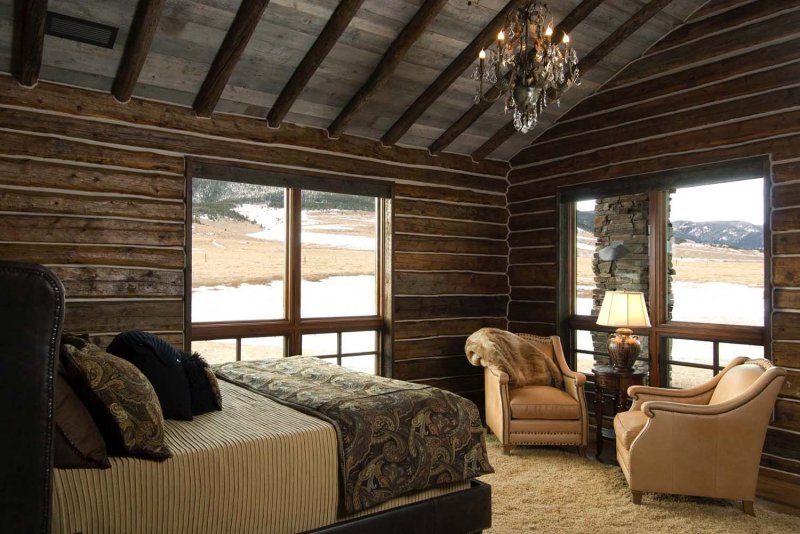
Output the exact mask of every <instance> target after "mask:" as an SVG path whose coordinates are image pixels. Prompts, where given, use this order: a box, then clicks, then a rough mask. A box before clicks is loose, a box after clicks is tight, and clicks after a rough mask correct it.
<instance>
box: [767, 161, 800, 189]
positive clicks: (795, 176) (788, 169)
mask: <svg viewBox="0 0 800 534" xmlns="http://www.w3.org/2000/svg"><path fill="white" fill-rule="evenodd" d="M794 180H800V161H795V162H793V163H783V164H779V165H773V166H772V183H774V184H781V183H785V182H791V181H794Z"/></svg>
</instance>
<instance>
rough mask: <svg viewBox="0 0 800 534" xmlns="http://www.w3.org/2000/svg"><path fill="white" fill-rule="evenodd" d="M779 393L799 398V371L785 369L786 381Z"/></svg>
mask: <svg viewBox="0 0 800 534" xmlns="http://www.w3.org/2000/svg"><path fill="white" fill-rule="evenodd" d="M795 321H797V319H795ZM780 394H781V395H782V396H784V397H789V398H792V399H800V371H795V370H792V369H788V370H787V372H786V381H785V382H784V383H783V387H782V388H781V393H780Z"/></svg>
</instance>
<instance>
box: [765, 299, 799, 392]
mask: <svg viewBox="0 0 800 534" xmlns="http://www.w3.org/2000/svg"><path fill="white" fill-rule="evenodd" d="M772 338H773V339H777V340H791V341H794V340H800V313H790V312H776V313H774V314H772ZM798 387H800V385H799V386H798Z"/></svg>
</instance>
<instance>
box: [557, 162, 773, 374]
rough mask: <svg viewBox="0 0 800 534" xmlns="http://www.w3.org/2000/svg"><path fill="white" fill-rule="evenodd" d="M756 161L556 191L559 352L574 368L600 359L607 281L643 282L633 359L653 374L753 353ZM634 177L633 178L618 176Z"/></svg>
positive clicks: (702, 369)
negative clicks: (564, 261)
mask: <svg viewBox="0 0 800 534" xmlns="http://www.w3.org/2000/svg"><path fill="white" fill-rule="evenodd" d="M763 176H764V170H763V164H762V163H761V162H756V161H754V162H749V163H747V164H744V165H742V166H739V167H737V168H735V169H732V170H731V172H730V174H728V175H727V176H726V172H725V168H724V167H720V168H717V169H715V170H711V171H708V170H707V169H705V170H699V171H697V172H684V173H682V174H681V175H680V176H670V175H666V174H665V175H662V176H657V177H653V178H652V179H642V180H637V181H635V182H633V183H636V184H637V187H639V188H640V189H639V190H638V191H629V190H625V189H623V187H624V184H612V185H611V186H609V187H608V191H603V190H599V189H598V188H597V187H596V186H595V187H594V189H592V190H588V189H587V190H586V191H581V190H580V189H575V190H574V191H569V192H565V193H564V194H563V195H562V198H563V199H564V200H565V209H566V210H567V213H568V221H569V225H570V230H569V232H566V233H565V234H566V237H565V238H564V239H565V241H564V242H563V246H565V250H568V251H569V254H568V260H569V264H570V266H571V268H570V272H571V275H570V276H569V277H567V278H568V279H567V280H566V286H565V289H567V290H568V291H567V292H566V293H565V294H566V295H568V296H569V297H568V300H567V302H562V310H565V314H564V316H563V317H564V320H565V327H566V328H567V329H568V330H569V335H568V336H565V338H567V343H568V347H569V353H570V354H571V356H572V358H573V359H574V361H575V362H576V364H577V367H578V369H579V370H581V371H583V372H589V373H590V372H591V368H592V367H593V366H594V365H596V364H604V363H606V362H607V348H606V347H607V337H608V333H609V332H610V331H613V328H605V327H601V326H598V325H596V324H595V318H596V316H597V314H598V311H599V309H600V306H601V304H602V301H603V296H604V295H605V291H607V290H623V289H627V290H631V291H642V292H644V294H645V298H646V299H647V301H648V308H649V312H650V319H651V323H652V325H653V326H652V328H650V329H644V330H642V331H640V332H637V333H638V334H639V335H640V338H641V343H642V354H641V358H640V360H639V361H638V362H637V364H636V366H637V367H638V368H641V369H645V370H649V371H650V380H651V383H653V384H654V385H663V386H668V387H681V388H683V387H691V386H693V385H696V384H698V383H701V382H703V381H705V380H707V379H709V378H711V377H712V376H714V375H715V374H716V373H718V372H719V371H720V369H722V368H723V367H725V365H727V364H728V363H729V362H730V361H731V360H732V359H733V358H734V357H735V356H748V357H763V354H764V318H765V313H766V310H765V303H766V299H765V295H766V292H765V265H767V262H765V258H764V254H765V244H764V191H765V187H766V185H765V181H766V180H765V179H764V178H763ZM628 183H632V182H628Z"/></svg>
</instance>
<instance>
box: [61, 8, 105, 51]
mask: <svg viewBox="0 0 800 534" xmlns="http://www.w3.org/2000/svg"><path fill="white" fill-rule="evenodd" d="M118 29H119V28H114V27H113V26H106V25H105V24H99V23H97V22H92V21H90V20H83V19H78V18H75V17H69V16H67V15H62V14H60V13H53V12H52V11H48V12H47V25H46V26H45V33H46V34H47V35H53V36H55V37H62V38H64V39H71V40H73V41H78V42H80V43H87V44H90V45H95V46H102V47H103V48H114V41H116V39H117V30H118Z"/></svg>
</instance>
